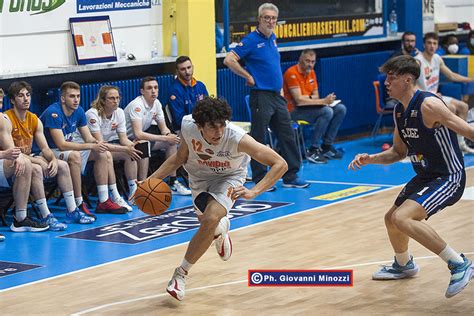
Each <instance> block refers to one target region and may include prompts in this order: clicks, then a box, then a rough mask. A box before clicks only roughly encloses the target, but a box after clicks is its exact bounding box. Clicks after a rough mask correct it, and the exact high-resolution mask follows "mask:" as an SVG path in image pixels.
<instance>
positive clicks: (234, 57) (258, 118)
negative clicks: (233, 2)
mask: <svg viewBox="0 0 474 316" xmlns="http://www.w3.org/2000/svg"><path fill="white" fill-rule="evenodd" d="M277 19H278V8H277V7H276V6H275V5H274V4H272V3H264V4H262V5H261V6H260V7H259V8H258V18H257V21H258V26H257V28H256V30H255V31H253V32H251V33H250V34H248V35H247V36H245V37H244V38H243V39H242V41H241V42H240V43H239V44H238V45H237V46H236V47H235V48H234V49H232V50H231V51H230V53H228V54H227V56H226V57H225V59H224V64H225V65H226V66H227V67H229V68H230V69H231V70H232V71H233V72H234V73H235V74H237V75H238V76H240V77H243V78H244V79H245V80H246V81H247V83H246V84H247V85H248V86H250V88H251V92H250V107H251V111H252V127H251V129H250V135H251V136H252V137H253V138H255V139H256V140H257V141H258V142H260V143H264V142H265V131H266V129H267V127H268V126H270V128H271V130H272V131H273V132H274V133H275V134H276V136H277V137H278V140H279V144H280V154H281V156H282V157H283V158H284V159H285V160H286V162H287V164H288V171H287V172H286V173H285V174H284V175H283V186H284V187H287V188H305V187H307V186H309V183H307V182H306V181H303V180H301V179H299V178H298V176H297V172H298V170H299V168H300V164H301V162H300V159H299V155H298V148H297V146H296V139H295V135H294V133H293V128H292V126H291V118H290V114H289V113H288V108H287V105H286V100H285V98H284V97H283V96H282V87H283V75H282V72H281V66H280V53H279V52H278V48H277V43H276V36H275V34H274V33H273V30H274V29H275V26H276V22H277ZM240 59H243V60H245V64H246V66H247V70H246V69H244V68H243V67H242V66H241V65H240V64H239V60H240ZM251 167H252V180H253V181H254V182H255V183H258V182H259V181H260V180H262V178H263V177H264V175H265V173H266V167H265V166H263V165H262V164H260V163H258V162H257V161H255V160H253V159H252V162H251ZM273 190H275V187H273V188H272V190H271V191H273Z"/></svg>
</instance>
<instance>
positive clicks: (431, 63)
mask: <svg viewBox="0 0 474 316" xmlns="http://www.w3.org/2000/svg"><path fill="white" fill-rule="evenodd" d="M423 45H424V48H425V50H424V51H423V53H421V54H418V55H416V56H415V59H416V60H418V61H419V62H420V66H421V74H420V77H418V80H417V81H416V86H417V87H418V88H419V89H420V90H424V91H429V92H431V93H434V94H438V96H441V94H440V93H439V92H438V87H439V76H440V72H441V73H443V75H445V76H446V77H447V78H448V79H449V80H450V81H454V82H474V78H469V77H465V76H461V75H460V74H457V73H455V72H452V71H451V69H449V68H448V67H447V66H446V64H445V63H444V61H443V58H441V56H439V55H438V54H436V50H437V49H438V35H437V34H436V33H426V34H425V37H424V38H423ZM442 99H443V101H444V103H446V105H447V106H448V107H449V109H450V110H451V111H452V112H453V113H455V114H456V115H457V116H459V117H460V118H462V119H463V120H465V121H466V120H467V111H468V110H469V106H468V104H467V103H465V102H463V101H461V100H457V99H455V98H452V97H448V96H442ZM458 142H459V148H461V150H462V151H463V152H464V153H470V154H473V153H474V149H472V148H470V147H469V146H467V145H466V142H465V141H464V137H461V136H458Z"/></svg>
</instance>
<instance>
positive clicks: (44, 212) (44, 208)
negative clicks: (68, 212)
mask: <svg viewBox="0 0 474 316" xmlns="http://www.w3.org/2000/svg"><path fill="white" fill-rule="evenodd" d="M35 204H36V206H37V207H38V208H39V210H40V213H41V217H42V218H46V216H48V215H49V214H51V212H50V211H49V208H48V203H47V202H46V198H43V199H39V200H36V201H35Z"/></svg>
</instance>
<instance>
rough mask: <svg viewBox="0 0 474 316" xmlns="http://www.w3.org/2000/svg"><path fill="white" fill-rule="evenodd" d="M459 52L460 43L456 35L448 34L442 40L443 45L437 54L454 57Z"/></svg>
mask: <svg viewBox="0 0 474 316" xmlns="http://www.w3.org/2000/svg"><path fill="white" fill-rule="evenodd" d="M458 52H459V41H458V38H457V37H456V35H454V34H448V35H446V36H445V37H444V38H443V39H442V40H441V45H440V46H439V47H438V49H437V50H436V54H438V55H440V56H443V55H448V54H451V55H454V54H457V53H458Z"/></svg>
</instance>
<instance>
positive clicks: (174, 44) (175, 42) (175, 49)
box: [171, 32, 178, 57]
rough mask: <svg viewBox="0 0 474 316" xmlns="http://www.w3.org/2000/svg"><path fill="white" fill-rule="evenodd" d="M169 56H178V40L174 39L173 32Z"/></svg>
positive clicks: (174, 33)
mask: <svg viewBox="0 0 474 316" xmlns="http://www.w3.org/2000/svg"><path fill="white" fill-rule="evenodd" d="M171 56H172V57H177V56H178V39H177V38H176V32H173V35H172V36H171Z"/></svg>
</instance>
